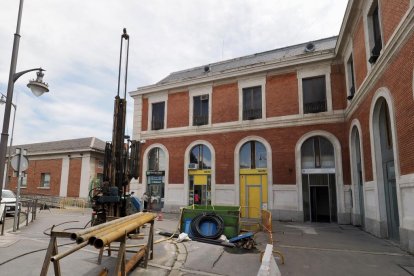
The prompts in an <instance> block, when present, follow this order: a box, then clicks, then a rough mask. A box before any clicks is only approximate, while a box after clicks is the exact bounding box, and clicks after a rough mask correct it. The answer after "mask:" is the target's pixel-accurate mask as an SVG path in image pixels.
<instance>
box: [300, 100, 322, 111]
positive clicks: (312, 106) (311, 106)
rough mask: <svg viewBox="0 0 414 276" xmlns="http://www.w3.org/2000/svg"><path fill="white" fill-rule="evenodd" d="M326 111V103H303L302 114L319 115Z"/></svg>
mask: <svg viewBox="0 0 414 276" xmlns="http://www.w3.org/2000/svg"><path fill="white" fill-rule="evenodd" d="M326 110H327V109H326V101H320V102H313V103H305V104H304V105H303V112H304V113H319V112H325V111H326Z"/></svg>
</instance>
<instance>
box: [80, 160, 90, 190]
mask: <svg viewBox="0 0 414 276" xmlns="http://www.w3.org/2000/svg"><path fill="white" fill-rule="evenodd" d="M90 164H91V155H90V154H83V155H82V167H81V178H80V187H79V197H84V198H87V197H88V193H89V182H90V181H91V166H90Z"/></svg>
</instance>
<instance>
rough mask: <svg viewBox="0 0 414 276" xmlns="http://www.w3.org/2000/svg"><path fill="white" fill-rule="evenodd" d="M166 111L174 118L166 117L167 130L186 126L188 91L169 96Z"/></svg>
mask: <svg viewBox="0 0 414 276" xmlns="http://www.w3.org/2000/svg"><path fill="white" fill-rule="evenodd" d="M167 110H169V112H173V113H174V114H175V116H168V117H167V127H168V128H174V127H183V126H188V120H189V116H188V115H189V113H188V112H189V111H188V110H189V97H188V91H185V92H177V93H172V94H169V96H168V109H167Z"/></svg>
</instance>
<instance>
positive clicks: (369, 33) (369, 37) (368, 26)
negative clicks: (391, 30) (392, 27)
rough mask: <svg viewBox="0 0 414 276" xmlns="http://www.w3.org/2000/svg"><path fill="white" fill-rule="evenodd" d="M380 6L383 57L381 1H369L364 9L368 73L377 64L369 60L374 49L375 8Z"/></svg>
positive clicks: (382, 34)
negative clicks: (373, 17) (373, 23)
mask: <svg viewBox="0 0 414 276" xmlns="http://www.w3.org/2000/svg"><path fill="white" fill-rule="evenodd" d="M375 3H377V4H378V17H379V24H380V32H381V43H382V49H381V52H380V55H382V53H383V50H384V44H385V43H384V33H383V30H384V28H383V26H382V20H381V16H382V9H381V1H380V0H368V1H366V3H365V6H364V8H363V17H364V18H363V22H364V35H365V53H366V59H367V60H366V64H367V69H368V71H369V70H371V68H372V67H373V66H374V65H375V64H376V63H375V64H371V63H369V61H368V60H369V58H370V57H371V49H372V48H373V45H374V44H375V43H374V37H373V26H372V22H371V18H372V16H371V15H370V14H372V12H373V8H374V4H375Z"/></svg>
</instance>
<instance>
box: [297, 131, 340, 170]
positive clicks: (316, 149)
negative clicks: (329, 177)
mask: <svg viewBox="0 0 414 276" xmlns="http://www.w3.org/2000/svg"><path fill="white" fill-rule="evenodd" d="M314 168H335V156H334V148H333V146H332V144H331V142H329V141H328V140H327V139H325V138H323V137H321V136H316V137H312V138H309V139H308V140H306V141H305V142H304V143H303V145H302V169H314Z"/></svg>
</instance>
